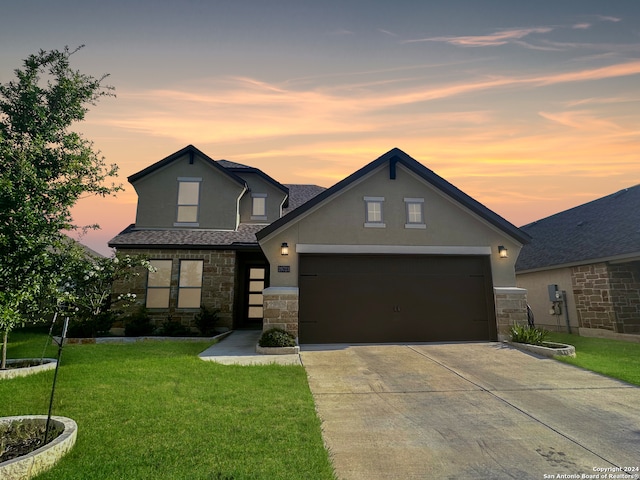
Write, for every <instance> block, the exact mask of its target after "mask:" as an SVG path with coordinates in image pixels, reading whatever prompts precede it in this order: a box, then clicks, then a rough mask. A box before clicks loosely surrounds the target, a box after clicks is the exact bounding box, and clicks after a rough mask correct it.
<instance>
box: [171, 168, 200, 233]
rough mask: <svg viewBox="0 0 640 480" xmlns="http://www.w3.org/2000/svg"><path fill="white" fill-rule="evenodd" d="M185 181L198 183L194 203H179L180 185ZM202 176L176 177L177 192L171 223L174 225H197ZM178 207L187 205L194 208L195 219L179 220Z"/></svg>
mask: <svg viewBox="0 0 640 480" xmlns="http://www.w3.org/2000/svg"><path fill="white" fill-rule="evenodd" d="M186 183H196V184H197V185H198V199H197V201H196V203H191V202H188V203H180V186H181V185H182V184H186ZM201 183H202V178H200V177H178V194H177V198H176V221H175V223H174V224H173V226H174V227H199V226H200V223H199V219H200V196H201V193H202V185H201ZM180 207H187V208H193V207H195V209H196V218H195V221H181V220H180Z"/></svg>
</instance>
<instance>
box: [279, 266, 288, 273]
mask: <svg viewBox="0 0 640 480" xmlns="http://www.w3.org/2000/svg"><path fill="white" fill-rule="evenodd" d="M290 271H291V267H290V266H289V265H278V273H289V272H290Z"/></svg>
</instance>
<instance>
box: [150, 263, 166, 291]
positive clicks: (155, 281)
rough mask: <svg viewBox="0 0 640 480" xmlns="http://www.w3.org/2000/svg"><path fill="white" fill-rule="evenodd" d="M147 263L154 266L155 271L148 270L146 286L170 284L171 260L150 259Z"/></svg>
mask: <svg viewBox="0 0 640 480" xmlns="http://www.w3.org/2000/svg"><path fill="white" fill-rule="evenodd" d="M149 263H151V265H152V266H153V267H154V268H156V271H155V272H149V276H148V277H147V286H149V287H168V286H169V285H171V260H151V261H150V262H149Z"/></svg>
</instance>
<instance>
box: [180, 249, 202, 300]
mask: <svg viewBox="0 0 640 480" xmlns="http://www.w3.org/2000/svg"><path fill="white" fill-rule="evenodd" d="M203 266H204V261H202V260H180V276H179V279H178V308H200V303H201V300H202V271H203Z"/></svg>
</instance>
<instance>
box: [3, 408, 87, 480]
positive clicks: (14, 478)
mask: <svg viewBox="0 0 640 480" xmlns="http://www.w3.org/2000/svg"><path fill="white" fill-rule="evenodd" d="M46 424H47V417H46V415H27V416H15V417H2V418H0V478H4V479H10V480H22V479H29V478H32V477H34V476H36V475H38V474H39V473H41V472H44V471H45V470H48V469H50V468H51V467H52V466H53V465H54V464H55V463H56V462H58V460H60V458H62V456H64V455H65V454H66V453H67V452H68V451H69V450H70V449H71V448H72V447H73V445H74V444H75V442H76V437H77V431H78V426H77V424H76V423H75V422H74V421H73V420H71V419H70V418H64V417H52V418H51V422H50V426H49V433H48V435H47V441H46V443H45V430H46Z"/></svg>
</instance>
